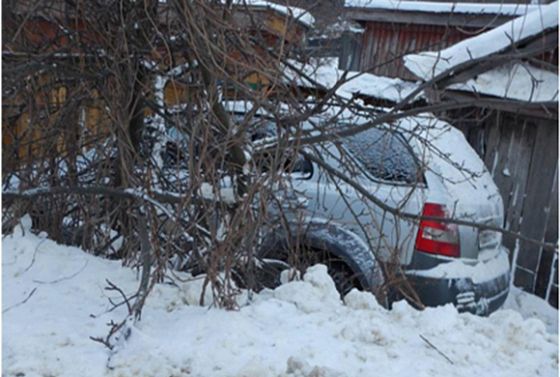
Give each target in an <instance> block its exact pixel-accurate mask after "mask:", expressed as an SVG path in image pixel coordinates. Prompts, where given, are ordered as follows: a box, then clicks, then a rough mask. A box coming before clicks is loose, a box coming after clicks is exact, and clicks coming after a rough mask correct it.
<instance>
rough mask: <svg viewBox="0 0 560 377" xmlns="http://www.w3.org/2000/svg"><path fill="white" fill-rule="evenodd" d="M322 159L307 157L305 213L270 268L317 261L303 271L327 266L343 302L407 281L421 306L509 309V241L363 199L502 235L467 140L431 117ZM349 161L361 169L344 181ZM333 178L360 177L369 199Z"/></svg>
mask: <svg viewBox="0 0 560 377" xmlns="http://www.w3.org/2000/svg"><path fill="white" fill-rule="evenodd" d="M354 121H355V120H354ZM321 150H322V152H321V160H318V159H316V158H312V157H311V155H310V154H307V157H304V156H302V158H301V161H298V162H297V163H295V164H294V168H293V170H292V171H291V173H290V175H291V184H292V188H293V192H294V193H295V194H296V196H297V197H298V199H299V203H300V204H301V205H300V206H299V208H298V210H297V211H293V212H294V213H292V214H291V215H289V216H288V217H287V220H286V216H284V217H285V218H284V220H283V221H282V222H283V224H282V226H278V228H277V229H274V230H272V231H271V232H270V234H269V235H268V236H267V241H266V242H265V247H263V251H262V253H261V257H262V258H263V260H264V261H266V262H267V263H269V265H270V266H272V265H273V264H274V263H275V261H276V262H278V261H283V263H284V266H285V263H287V264H289V265H294V264H297V263H300V260H299V259H298V260H297V261H296V260H295V259H294V258H293V257H291V256H290V253H293V251H294V250H295V249H298V250H306V253H307V257H309V254H311V255H312V256H311V258H310V260H307V262H305V263H306V264H307V265H309V263H315V262H323V263H326V264H327V265H328V267H329V272H330V273H331V275H332V276H333V278H334V280H335V283H336V285H337V288H338V289H339V291H341V294H344V293H345V292H347V291H348V290H350V289H351V288H352V287H354V286H357V287H359V288H361V289H364V290H371V291H377V292H379V288H380V287H382V286H384V287H385V286H386V284H384V283H389V282H390V280H392V281H395V280H399V279H401V280H402V278H403V277H406V279H404V281H405V285H407V286H408V287H411V288H413V289H411V290H409V292H411V293H410V294H408V295H405V298H407V299H409V300H410V301H412V302H413V303H414V302H416V303H417V304H419V305H420V303H421V304H423V305H426V306H437V305H442V304H446V303H453V304H454V305H455V306H456V307H457V308H458V309H459V311H469V312H473V313H476V314H480V315H487V314H489V313H491V312H493V311H494V310H496V309H498V308H499V307H500V306H501V305H502V304H503V302H504V301H505V299H506V297H507V294H508V291H509V280H510V264H509V257H508V254H509V252H508V250H507V249H506V248H505V247H504V246H503V245H502V239H501V234H499V233H497V232H492V231H487V230H483V231H479V230H478V228H476V227H470V226H462V225H459V226H457V225H454V224H452V223H448V222H445V221H433V220H421V221H418V220H415V219H412V218H410V217H409V218H403V217H402V216H399V215H398V214H395V213H392V212H393V211H387V210H383V209H382V208H381V207H380V206H379V205H375V204H374V203H371V202H370V200H369V199H368V195H365V193H364V190H363V189H365V190H367V193H369V195H371V196H372V197H375V198H376V199H377V200H380V201H381V202H382V203H383V204H385V205H387V206H389V207H390V208H395V209H398V211H399V213H407V214H409V215H410V214H414V215H418V216H420V215H422V216H424V217H430V216H432V217H436V218H442V219H445V218H454V219H461V220H467V221H472V222H476V223H479V224H489V225H495V226H498V227H499V226H502V225H503V202H502V198H501V196H500V194H499V192H498V189H497V187H496V185H495V183H494V182H493V180H492V177H491V176H490V174H489V172H488V171H487V169H486V168H485V166H484V164H483V162H482V161H481V160H480V158H479V157H478V156H477V154H476V152H475V151H474V150H473V149H472V148H471V147H470V145H469V144H468V142H467V141H466V139H465V138H464V136H463V134H462V133H461V132H460V131H459V130H457V129H455V128H454V127H452V126H450V125H449V124H447V123H445V122H442V121H440V120H438V119H436V118H435V117H433V116H432V115H429V114H424V115H420V116H416V117H412V118H405V119H402V120H400V121H399V122H398V123H397V124H396V125H391V126H390V125H386V126H384V127H377V128H373V129H370V130H368V131H365V132H361V133H359V134H356V135H354V136H351V137H348V138H344V139H340V140H337V141H336V142H329V143H323V144H322V145H321ZM316 155H317V154H314V156H316ZM345 159H346V161H347V159H353V163H354V164H353V166H355V167H356V169H355V170H353V171H351V172H349V171H346V170H345V169H347V166H348V165H347V164H345V163H343V162H342V161H345ZM329 168H330V170H331V171H330V174H327V172H328V169H329ZM326 169H327V171H326ZM333 171H338V172H343V173H344V174H346V175H347V176H352V179H353V180H354V181H355V182H356V183H357V184H358V185H359V186H361V188H362V190H361V191H360V190H358V189H356V186H353V185H351V184H349V183H348V182H347V181H345V180H344V179H339V178H340V177H338V178H337V177H336V176H335V177H333V174H332V173H333ZM327 175H328V176H329V177H327ZM286 223H288V225H287V226H286ZM288 251H289V252H290V253H289V252H288ZM310 252H311V253H310ZM296 259H297V258H296ZM395 272H396V273H395ZM278 283H279V281H276V282H275V284H278ZM390 296H391V297H390V298H392V299H395V296H394V295H390ZM384 297H387V296H384Z"/></svg>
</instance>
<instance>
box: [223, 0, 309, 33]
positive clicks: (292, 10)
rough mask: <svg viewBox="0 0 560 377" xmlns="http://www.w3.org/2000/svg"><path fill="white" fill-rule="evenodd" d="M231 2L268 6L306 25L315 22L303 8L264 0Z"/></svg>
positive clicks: (239, 4)
mask: <svg viewBox="0 0 560 377" xmlns="http://www.w3.org/2000/svg"><path fill="white" fill-rule="evenodd" d="M233 4H234V5H238V6H250V7H262V8H268V9H271V10H274V11H276V12H278V13H282V14H286V15H288V16H290V17H293V18H294V19H296V20H297V21H299V22H301V23H302V24H304V25H305V26H307V27H312V26H313V24H314V23H315V18H314V17H313V16H312V15H311V13H309V12H308V11H306V10H305V9H301V8H297V7H293V6H288V5H280V4H276V3H273V2H270V1H266V0H234V1H233Z"/></svg>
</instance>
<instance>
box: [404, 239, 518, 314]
mask: <svg viewBox="0 0 560 377" xmlns="http://www.w3.org/2000/svg"><path fill="white" fill-rule="evenodd" d="M426 257H428V258H433V257H431V256H426V255H425V254H424V255H423V256H421V257H420V258H426ZM461 263H462V262H461V261H459V260H458V261H454V262H453V263H443V264H439V265H437V266H436V267H434V268H431V269H425V270H424V269H422V270H419V269H410V268H409V269H408V270H407V271H406V272H405V273H406V275H407V278H408V281H409V282H410V283H411V284H412V286H413V287H414V288H415V290H416V293H417V295H418V297H419V298H420V300H421V301H422V303H423V304H424V305H426V306H439V305H445V304H449V303H452V304H454V305H455V306H456V307H457V309H458V310H459V311H460V312H471V313H473V314H478V315H488V314H490V313H492V312H494V311H496V310H497V309H499V308H500V307H501V306H502V304H503V303H504V301H505V300H506V298H507V295H508V292H509V285H510V281H509V280H510V264H509V259H508V253H507V249H506V248H504V247H502V248H501V249H500V250H499V252H498V253H497V254H496V255H495V256H494V257H492V258H490V259H488V260H485V261H484V262H482V261H480V262H477V263H476V264H475V265H464V266H461ZM416 264H424V263H416ZM410 267H414V264H413V265H412V266H410Z"/></svg>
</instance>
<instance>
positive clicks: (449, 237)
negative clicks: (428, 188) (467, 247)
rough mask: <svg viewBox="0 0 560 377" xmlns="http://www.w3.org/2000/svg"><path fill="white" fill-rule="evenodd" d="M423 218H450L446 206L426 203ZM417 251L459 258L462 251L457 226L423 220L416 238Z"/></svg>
mask: <svg viewBox="0 0 560 377" xmlns="http://www.w3.org/2000/svg"><path fill="white" fill-rule="evenodd" d="M422 216H426V217H427V216H430V217H441V218H449V216H448V213H447V209H446V208H445V206H444V205H442V204H436V203H425V204H424V210H423V211H422ZM416 250H419V251H423V252H425V253H430V254H437V255H443V256H446V257H458V256H459V255H460V252H461V249H460V246H459V230H458V228H457V225H455V224H450V223H444V222H441V221H437V220H421V221H420V225H419V227H418V235H417V236H416Z"/></svg>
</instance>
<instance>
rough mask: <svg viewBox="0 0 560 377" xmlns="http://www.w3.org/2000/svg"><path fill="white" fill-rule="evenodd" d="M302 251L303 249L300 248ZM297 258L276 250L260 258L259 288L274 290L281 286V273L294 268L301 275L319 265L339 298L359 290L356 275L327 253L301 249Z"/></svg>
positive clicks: (340, 260) (342, 262)
mask: <svg viewBox="0 0 560 377" xmlns="http://www.w3.org/2000/svg"><path fill="white" fill-rule="evenodd" d="M302 249H303V248H302ZM302 251H303V252H300V254H299V255H298V257H297V258H295V257H294V255H290V254H294V253H290V251H286V250H282V249H278V250H273V251H272V252H269V253H267V254H266V257H263V258H261V260H260V262H261V263H260V267H259V268H258V270H257V273H256V281H257V283H258V285H259V286H260V287H261V288H264V287H266V288H270V289H274V288H276V287H278V286H279V285H280V284H281V281H280V276H281V274H282V271H284V270H286V269H288V268H294V269H295V270H297V271H298V272H299V274H300V275H303V274H304V273H305V271H306V269H307V268H308V267H311V266H313V265H315V264H318V263H321V264H324V265H326V266H327V271H328V273H329V275H330V276H331V278H332V279H333V282H334V284H335V286H336V289H337V291H338V292H339V293H340V295H341V297H344V295H346V293H348V292H350V290H352V289H353V288H361V286H360V283H359V281H358V279H357V277H356V274H355V273H354V272H353V271H352V269H351V268H350V267H349V266H348V265H347V264H346V263H345V262H344V261H343V260H342V259H340V258H338V257H336V256H334V255H332V254H331V253H329V252H328V251H324V250H316V249H303V250H302Z"/></svg>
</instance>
